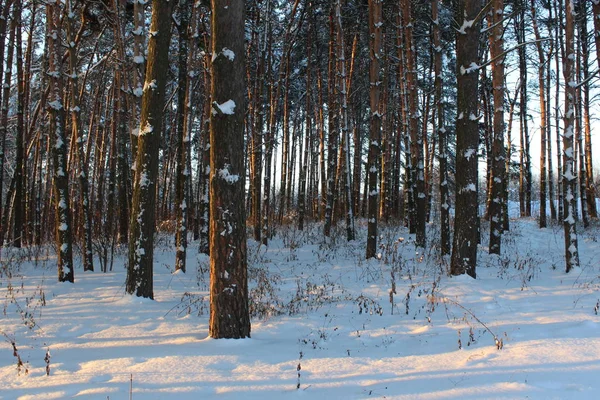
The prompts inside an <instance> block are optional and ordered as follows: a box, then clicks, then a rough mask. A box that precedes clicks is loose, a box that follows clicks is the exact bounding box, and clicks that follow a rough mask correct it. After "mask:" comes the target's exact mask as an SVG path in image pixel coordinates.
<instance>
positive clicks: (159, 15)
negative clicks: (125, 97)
mask: <svg viewBox="0 0 600 400" xmlns="http://www.w3.org/2000/svg"><path fill="white" fill-rule="evenodd" d="M173 3H174V2H165V1H161V0H153V1H152V21H151V23H150V32H151V35H150V39H149V44H148V62H147V66H146V82H145V84H144V88H143V89H144V90H143V91H144V93H143V95H142V109H141V118H140V130H139V136H138V143H137V155H136V159H135V179H134V186H133V201H132V210H131V224H130V231H129V265H128V267H127V282H126V290H127V293H129V294H133V293H135V294H136V296H138V297H147V298H151V299H153V298H154V285H153V276H152V275H153V261H154V257H153V256H154V231H155V226H156V185H157V183H158V148H159V144H160V140H161V137H162V124H163V108H164V103H165V89H166V83H167V82H166V81H167V71H168V68H169V59H168V58H169V43H170V39H171V8H172V4H173Z"/></svg>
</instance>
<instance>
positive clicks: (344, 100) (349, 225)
mask: <svg viewBox="0 0 600 400" xmlns="http://www.w3.org/2000/svg"><path fill="white" fill-rule="evenodd" d="M341 8H342V6H341V4H340V0H337V1H336V7H335V14H336V21H337V42H338V54H339V55H338V58H339V60H340V68H341V71H340V80H339V83H340V104H341V107H340V113H341V115H340V123H341V126H342V136H343V139H342V142H344V156H345V161H344V176H345V180H344V194H345V195H346V239H347V240H348V241H350V240H354V209H353V207H352V206H353V204H352V191H351V188H352V176H351V175H350V135H349V130H350V128H349V126H348V96H349V94H348V90H347V87H346V86H347V78H348V77H347V76H346V57H345V46H344V30H343V29H342V11H341Z"/></svg>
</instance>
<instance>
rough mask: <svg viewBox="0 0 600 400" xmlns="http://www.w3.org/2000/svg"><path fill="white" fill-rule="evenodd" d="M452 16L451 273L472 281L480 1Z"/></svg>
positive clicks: (464, 4) (466, 1) (469, 2)
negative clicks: (454, 67) (454, 115)
mask: <svg viewBox="0 0 600 400" xmlns="http://www.w3.org/2000/svg"><path fill="white" fill-rule="evenodd" d="M461 5H462V7H459V8H458V10H457V15H456V16H455V18H456V20H457V21H458V23H459V25H460V28H459V30H458V32H457V39H456V49H457V55H456V65H457V74H456V79H457V90H458V92H457V100H458V104H457V107H458V108H457V112H458V117H457V121H456V171H460V172H459V173H457V174H456V217H455V220H454V239H453V244H452V259H451V264H450V272H451V273H452V275H462V274H465V273H467V274H468V275H470V276H472V277H473V278H475V276H476V266H477V237H478V226H477V225H478V224H477V219H478V202H477V179H478V171H477V159H478V157H477V148H478V147H479V130H478V121H477V120H478V118H477V112H478V108H479V107H478V105H479V104H478V103H479V101H478V100H479V99H478V97H479V96H478V94H479V90H478V77H479V67H478V61H479V59H478V55H479V29H478V25H479V21H478V20H476V18H478V16H479V14H480V12H481V1H479V0H464V1H463V2H462V4H461Z"/></svg>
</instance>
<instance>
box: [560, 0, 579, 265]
mask: <svg viewBox="0 0 600 400" xmlns="http://www.w3.org/2000/svg"><path fill="white" fill-rule="evenodd" d="M574 11H575V10H574V8H573V0H566V10H565V15H566V18H565V21H566V23H565V55H566V57H563V76H564V79H565V83H566V84H565V112H564V124H565V130H564V134H563V188H562V189H563V201H564V206H563V208H564V221H563V227H564V234H565V261H566V272H569V271H571V270H572V269H573V268H574V267H578V266H579V250H578V246H577V227H576V224H575V219H576V206H575V202H576V201H577V199H576V197H575V185H576V182H577V175H576V172H575V165H574V164H575V160H574V157H573V152H574V144H575V143H574V135H575V133H574V126H573V125H574V123H575V100H576V96H577V94H576V88H575V86H576V85H575V82H576V77H575V68H574V67H575V38H574V36H575V28H574V21H573V19H574V15H573V13H574Z"/></svg>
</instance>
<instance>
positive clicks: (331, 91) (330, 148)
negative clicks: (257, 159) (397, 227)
mask: <svg viewBox="0 0 600 400" xmlns="http://www.w3.org/2000/svg"><path fill="white" fill-rule="evenodd" d="M336 6H337V3H336V4H333V3H332V5H331V11H330V14H329V64H328V79H327V82H328V85H327V105H328V107H327V108H328V111H329V115H328V118H327V120H328V123H329V124H328V130H327V132H328V141H327V201H326V205H325V223H324V226H323V230H324V235H325V236H329V235H330V234H331V225H332V224H333V204H334V202H335V172H336V170H337V151H338V133H337V130H336V118H337V116H336V114H335V109H336V103H337V101H336V95H335V81H336V75H335V74H336V68H335V58H336V57H335V54H336V17H335V13H336Z"/></svg>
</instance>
